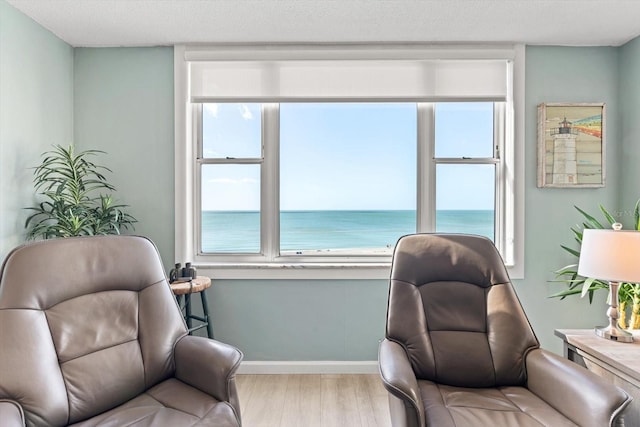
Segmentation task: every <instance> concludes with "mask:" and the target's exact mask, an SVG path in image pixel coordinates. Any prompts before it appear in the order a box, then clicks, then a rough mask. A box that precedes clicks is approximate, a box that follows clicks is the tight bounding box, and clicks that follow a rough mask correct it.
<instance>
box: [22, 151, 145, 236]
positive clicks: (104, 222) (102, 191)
mask: <svg viewBox="0 0 640 427" xmlns="http://www.w3.org/2000/svg"><path fill="white" fill-rule="evenodd" d="M99 154H104V152H103V151H99V150H87V151H82V152H79V153H76V152H75V151H74V147H73V145H69V147H67V148H65V147H63V146H61V145H56V146H54V149H53V150H52V151H48V152H46V153H44V154H43V157H44V158H43V160H42V163H41V164H40V165H39V166H37V167H36V168H35V169H34V180H33V181H34V186H35V189H36V191H38V193H39V194H40V196H41V199H42V201H41V202H40V203H38V204H37V206H35V207H31V208H27V209H29V210H30V211H32V212H33V213H32V214H31V215H30V216H29V217H28V218H27V220H26V223H25V228H26V229H27V239H36V238H38V237H41V238H43V239H50V238H56V237H71V236H86V235H100V234H120V232H121V231H123V230H125V229H128V228H133V223H135V222H137V220H136V219H135V218H134V217H133V216H131V215H130V214H128V213H126V212H125V208H126V207H127V205H122V204H117V203H116V202H115V201H114V199H113V197H112V196H111V194H110V193H111V192H113V191H115V187H114V186H113V185H111V184H109V183H108V182H107V179H106V177H105V175H104V173H105V172H111V170H110V169H109V168H107V167H105V166H101V165H99V164H96V163H94V162H92V161H91V157H94V156H97V155H99Z"/></svg>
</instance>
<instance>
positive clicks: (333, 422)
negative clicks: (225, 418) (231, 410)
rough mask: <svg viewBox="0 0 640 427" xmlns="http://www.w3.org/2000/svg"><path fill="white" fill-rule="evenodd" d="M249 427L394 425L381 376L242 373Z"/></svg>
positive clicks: (240, 385)
mask: <svg viewBox="0 0 640 427" xmlns="http://www.w3.org/2000/svg"><path fill="white" fill-rule="evenodd" d="M236 381H237V384H238V394H239V396H240V410H241V411H242V425H243V426H244V427H390V426H391V422H390V420H389V405H388V400H387V391H386V390H385V389H384V387H383V386H382V382H381V381H380V377H379V376H378V375H365V374H358V375H355V374H354V375H333V374H321V375H237V376H236Z"/></svg>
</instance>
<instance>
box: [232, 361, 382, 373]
mask: <svg viewBox="0 0 640 427" xmlns="http://www.w3.org/2000/svg"><path fill="white" fill-rule="evenodd" d="M377 373H378V361H377V360H364V361H357V362H353V361H324V360H319V361H304V362H301V361H289V360H283V361H254V360H248V361H244V362H242V363H241V364H240V368H239V369H238V374H377Z"/></svg>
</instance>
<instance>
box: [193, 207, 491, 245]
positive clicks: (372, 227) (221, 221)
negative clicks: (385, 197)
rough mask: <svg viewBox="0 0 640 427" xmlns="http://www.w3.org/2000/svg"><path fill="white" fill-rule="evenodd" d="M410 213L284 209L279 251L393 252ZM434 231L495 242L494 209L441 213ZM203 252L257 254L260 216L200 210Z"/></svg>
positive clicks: (411, 225)
mask: <svg viewBox="0 0 640 427" xmlns="http://www.w3.org/2000/svg"><path fill="white" fill-rule="evenodd" d="M415 230H416V212H415V211H404V210H402V211H387V210H384V211H383V210H381V211H287V212H282V213H281V216H280V248H281V251H283V252H289V251H293V252H298V251H307V250H332V249H367V250H368V249H379V248H393V247H394V246H395V244H396V242H397V240H398V239H399V238H400V237H402V236H404V235H405V234H411V233H415ZM436 231H438V232H451V233H468V234H479V235H483V236H487V237H489V238H490V239H493V238H494V220H493V210H440V211H437V212H436ZM202 250H203V252H205V253H217V252H225V253H229V252H241V253H258V252H259V251H260V213H259V212H245V211H243V212H220V211H215V212H214V211H204V212H202Z"/></svg>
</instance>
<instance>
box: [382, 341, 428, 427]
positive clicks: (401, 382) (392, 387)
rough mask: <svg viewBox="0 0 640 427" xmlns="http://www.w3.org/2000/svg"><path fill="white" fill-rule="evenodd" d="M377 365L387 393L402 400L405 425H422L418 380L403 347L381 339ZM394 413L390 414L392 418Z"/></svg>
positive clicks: (422, 411)
mask: <svg viewBox="0 0 640 427" xmlns="http://www.w3.org/2000/svg"><path fill="white" fill-rule="evenodd" d="M378 366H379V368H380V376H381V377H382V383H383V384H384V387H385V388H386V389H387V391H388V392H389V393H391V394H392V395H393V396H395V397H396V398H398V399H400V401H402V402H403V404H404V405H403V406H404V410H405V411H406V412H407V413H406V414H403V417H402V418H403V421H402V422H401V423H400V424H402V425H407V426H414V425H415V426H420V427H422V426H424V423H425V418H424V407H423V405H422V395H421V393H420V389H419V388H418V380H417V379H416V375H415V373H414V372H413V369H412V368H411V363H410V362H409V359H408V358H407V353H406V352H405V351H404V348H403V347H402V346H401V345H400V344H398V343H396V342H393V341H389V340H388V339H384V340H382V342H381V343H380V349H379V352H378ZM393 417H394V414H392V418H393Z"/></svg>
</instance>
